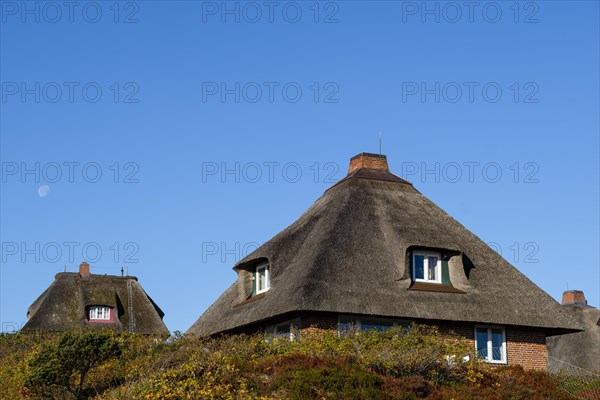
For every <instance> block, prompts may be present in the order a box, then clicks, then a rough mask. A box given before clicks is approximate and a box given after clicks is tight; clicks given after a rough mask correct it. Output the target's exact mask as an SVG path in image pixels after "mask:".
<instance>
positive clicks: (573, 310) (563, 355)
mask: <svg viewBox="0 0 600 400" xmlns="http://www.w3.org/2000/svg"><path fill="white" fill-rule="evenodd" d="M562 306H563V308H564V309H565V310H567V312H568V313H569V314H570V315H571V316H572V317H573V318H575V319H576V320H577V321H578V322H579V323H580V324H581V325H582V326H583V328H584V329H585V330H584V331H583V332H577V333H571V334H568V335H560V336H553V337H549V338H548V355H549V356H550V357H552V358H554V359H556V360H559V362H556V363H554V367H555V368H556V370H558V371H567V372H569V370H572V368H570V367H569V366H568V365H565V364H564V363H568V364H571V365H574V366H576V367H580V368H584V369H587V370H590V371H596V372H600V310H599V309H597V308H595V307H592V306H589V305H588V304H587V300H586V299H585V295H584V294H583V292H582V291H580V290H569V291H566V292H564V293H563V299H562Z"/></svg>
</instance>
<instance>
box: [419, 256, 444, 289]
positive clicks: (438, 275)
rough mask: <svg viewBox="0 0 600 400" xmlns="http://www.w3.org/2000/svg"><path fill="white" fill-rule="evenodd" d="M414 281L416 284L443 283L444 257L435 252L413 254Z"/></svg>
mask: <svg viewBox="0 0 600 400" xmlns="http://www.w3.org/2000/svg"><path fill="white" fill-rule="evenodd" d="M412 267H413V268H412V270H413V280H414V281H416V282H430V283H442V257H441V255H440V253H436V252H434V251H422V250H414V251H413V252H412Z"/></svg>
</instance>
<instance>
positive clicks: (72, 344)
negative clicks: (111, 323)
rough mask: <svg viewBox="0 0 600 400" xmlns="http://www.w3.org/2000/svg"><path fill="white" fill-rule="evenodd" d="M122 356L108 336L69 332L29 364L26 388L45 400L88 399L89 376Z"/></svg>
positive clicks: (49, 345)
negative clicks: (86, 383)
mask: <svg viewBox="0 0 600 400" xmlns="http://www.w3.org/2000/svg"><path fill="white" fill-rule="evenodd" d="M120 353H121V350H120V348H119V345H118V344H117V342H116V341H115V340H114V338H113V337H112V336H111V335H110V334H108V333H107V332H102V331H96V330H86V331H80V332H67V333H65V334H64V335H63V336H62V337H61V338H60V340H59V342H58V343H56V344H55V343H50V344H46V345H44V347H43V348H42V349H41V350H40V351H39V352H38V353H37V354H36V355H35V356H34V357H33V358H32V359H31V360H30V361H29V368H30V371H29V374H28V375H27V376H26V378H25V387H26V388H27V389H29V393H31V394H32V395H34V396H40V397H43V398H65V396H70V397H73V398H75V399H78V400H79V399H82V398H85V397H86V396H85V391H84V384H85V379H86V377H87V375H88V374H89V372H90V371H91V370H92V369H93V368H95V367H97V366H99V365H100V364H102V363H104V362H105V361H108V360H110V359H111V358H114V357H117V356H118V355H119V354H120Z"/></svg>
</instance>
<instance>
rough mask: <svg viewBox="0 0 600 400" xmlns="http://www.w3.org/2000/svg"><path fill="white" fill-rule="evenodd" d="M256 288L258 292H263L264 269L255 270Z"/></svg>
mask: <svg viewBox="0 0 600 400" xmlns="http://www.w3.org/2000/svg"><path fill="white" fill-rule="evenodd" d="M256 279H257V282H256V288H257V290H258V291H259V292H261V291H263V290H265V268H259V269H257V270H256Z"/></svg>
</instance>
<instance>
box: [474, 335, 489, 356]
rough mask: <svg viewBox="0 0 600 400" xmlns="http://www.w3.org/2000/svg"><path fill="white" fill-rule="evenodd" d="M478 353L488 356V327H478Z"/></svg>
mask: <svg viewBox="0 0 600 400" xmlns="http://www.w3.org/2000/svg"><path fill="white" fill-rule="evenodd" d="M476 340H477V355H478V356H479V357H481V358H485V359H487V358H488V334H487V329H479V328H478V329H477V331H476Z"/></svg>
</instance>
